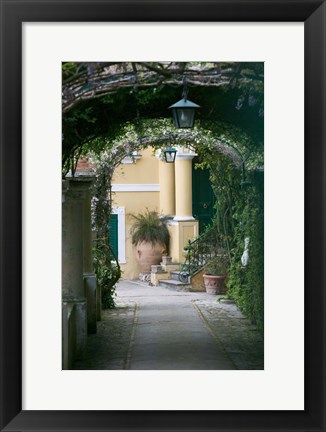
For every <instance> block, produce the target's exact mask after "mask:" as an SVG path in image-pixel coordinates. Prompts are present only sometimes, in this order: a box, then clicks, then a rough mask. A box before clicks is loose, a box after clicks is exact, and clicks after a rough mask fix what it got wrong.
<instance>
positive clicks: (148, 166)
mask: <svg viewBox="0 0 326 432" xmlns="http://www.w3.org/2000/svg"><path fill="white" fill-rule="evenodd" d="M139 155H141V158H139V159H137V160H136V163H128V164H121V165H119V166H118V168H116V170H115V171H114V175H113V179H112V184H115V183H118V184H130V183H136V184H141V183H144V184H153V183H154V184H158V183H159V172H158V167H159V160H158V159H157V158H156V157H155V156H153V149H152V148H151V147H148V148H147V149H145V150H142V151H141V152H139Z"/></svg>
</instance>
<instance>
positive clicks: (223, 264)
mask: <svg viewBox="0 0 326 432" xmlns="http://www.w3.org/2000/svg"><path fill="white" fill-rule="evenodd" d="M227 270H228V264H227V260H226V259H225V258H224V257H221V256H219V257H215V258H214V259H212V260H211V261H210V262H209V263H208V265H207V266H206V267H205V273H204V274H203V279H204V285H205V288H206V292H207V293H208V294H225V293H226V286H225V279H226V276H227Z"/></svg>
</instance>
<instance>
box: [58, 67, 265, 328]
mask: <svg viewBox="0 0 326 432" xmlns="http://www.w3.org/2000/svg"><path fill="white" fill-rule="evenodd" d="M185 74H186V75H187V79H188V83H189V98H190V99H192V100H194V101H196V103H198V104H199V105H200V106H201V107H202V108H201V110H200V115H199V117H198V119H197V123H196V127H195V128H194V129H193V130H191V131H187V132H185V131H180V130H176V129H175V128H174V127H173V124H172V120H171V119H170V112H169V111H168V110H167V107H168V106H169V105H171V104H172V103H173V102H175V101H176V100H178V99H179V98H180V96H181V86H182V82H183V77H184V75H185ZM63 83H64V84H63V152H62V154H63V165H62V166H63V175H66V173H67V172H68V170H69V169H72V171H73V170H74V167H75V164H76V162H77V161H78V158H79V157H80V156H81V155H86V154H87V155H90V156H91V157H92V158H93V159H94V160H96V164H97V167H98V173H97V174H98V178H100V177H101V179H100V182H97V187H98V188H100V189H101V188H102V190H101V191H99V190H98V192H97V193H98V197H97V198H99V196H100V195H101V194H102V196H103V197H105V196H106V195H107V190H108V189H109V188H110V181H111V179H112V174H113V171H114V169H115V167H116V166H117V165H118V164H119V163H120V161H121V160H122V159H123V158H124V157H125V156H127V155H128V156H129V155H131V156H132V154H133V152H134V151H135V150H140V149H142V148H145V147H148V146H151V147H153V148H156V149H162V148H164V147H165V146H166V145H167V144H168V145H170V144H171V142H173V143H174V144H178V145H182V146H191V147H192V148H193V149H194V150H195V151H196V152H197V153H198V154H199V155H200V160H201V165H202V166H205V167H207V168H208V169H209V170H210V173H211V181H212V185H213V189H214V193H215V194H216V196H217V197H218V206H219V207H220V208H219V211H218V212H217V214H218V215H219V218H217V220H216V229H218V230H220V231H223V235H225V236H226V237H227V238H228V241H229V248H230V253H231V269H230V279H229V295H230V297H232V298H233V299H234V300H235V301H236V302H237V304H238V305H239V306H240V307H241V309H242V310H243V311H244V312H245V313H246V314H247V316H249V317H250V318H251V319H252V320H253V321H255V322H256V323H257V324H258V325H259V327H260V328H262V327H263V177H262V172H263V66H262V64H260V63H259V64H255V63H253V64H245V63H229V64H225V63H214V64H186V63H168V64H166V63H164V64H163V63H155V64H154V63H150V64H147V63H142V64H136V63H135V64H132V63H126V64H107V63H104V64H102V63H101V64H93V63H92V64H85V63H83V64H74V63H66V64H64V65H63ZM103 188H104V189H103ZM109 206H110V201H109V200H108V201H106V203H104V204H103V203H101V208H102V211H103V212H104V213H103V218H104V217H107V213H108V212H110V208H109ZM221 215H222V217H221ZM99 217H101V216H99ZM98 225H100V223H98ZM102 226H106V224H102ZM103 234H105V233H103ZM104 237H105V235H104ZM247 237H249V238H250V239H251V264H250V266H249V267H248V269H247V270H246V271H244V270H243V268H242V267H241V254H242V252H243V242H244V239H245V238H247Z"/></svg>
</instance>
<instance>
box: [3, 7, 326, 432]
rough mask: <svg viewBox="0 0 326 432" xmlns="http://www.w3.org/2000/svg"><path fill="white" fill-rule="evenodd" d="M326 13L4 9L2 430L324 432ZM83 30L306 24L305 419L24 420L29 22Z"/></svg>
mask: <svg viewBox="0 0 326 432" xmlns="http://www.w3.org/2000/svg"><path fill="white" fill-rule="evenodd" d="M325 12H326V6H325V2H324V1H320V0H316V1H314V0H301V1H299V0H287V1H276V0H271V1H264V0H260V1H257V0H251V1H250V0H242V1H240V0H228V1H218V0H212V1H207V0H203V1H200V0H197V1H190V0H185V1H181V0H177V1H173V2H169V1H151V2H148V1H139V0H134V1H132V0H127V1H123V0H120V1H119V2H118V1H109V0H104V1H96V0H95V1H91V0H83V1H80V0H75V1H73V0H67V1H60V0H54V1H47V0H42V1H38V0H36V1H35V0H34V1H31V0H26V1H12V0H1V63H0V64H1V128H0V130H1V155H0V161H1V170H0V176H1V195H0V199H1V207H0V208H1V212H0V216H1V219H0V220H1V222H0V229H1V237H0V239H1V249H0V254H1V255H0V266H1V267H0V277H1V315H0V317H1V318H0V320H1V337H0V338H1V339H0V349H1V351H0V374H1V375H0V383H1V406H0V428H1V431H34V430H35V431H36V430H38V431H50V430H51V431H72V430H74V431H100V430H101V431H119V432H120V431H121V432H122V431H203V432H204V431H213V430H214V431H215V430H216V431H224V430H228V431H231V430H232V431H241V430H247V431H249V430H250V431H264V430H269V431H285V430H291V431H326V421H325V419H326V398H325V394H326V385H325V384H326V366H325V365H326V357H325V351H326V350H325V348H326V343H325V335H326V331H325V330H326V319H325V312H326V308H325V298H326V296H325V270H324V264H325V53H326V49H325V48H326V46H325V29H326V27H325V16H326V15H325ZM78 21H80V22H97V21H101V22H104V21H117V22H119V21H124V22H130V21H143V22H144V21H153V22H154V21H169V22H172V21H174V22H178V21H192V22H196V21H198V22H208V21H210V22H212V21H220V22H241V21H243V22H246V21H247V22H293V21H297V22H304V26H305V42H304V43H305V47H304V48H305V190H304V193H305V214H304V217H305V234H304V240H305V280H304V282H305V409H304V411H22V402H21V401H22V290H21V288H22V147H21V140H22V124H21V113H22V76H21V71H22V23H23V22H78ZM294 73H295V71H294ZM294 163H295V160H294ZM293 271H295V269H293ZM281 391H282V389H281V388H280V392H281Z"/></svg>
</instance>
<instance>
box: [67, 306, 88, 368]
mask: <svg viewBox="0 0 326 432" xmlns="http://www.w3.org/2000/svg"><path fill="white" fill-rule="evenodd" d="M86 342H87V306H86V300H83V299H72V298H66V299H65V298H64V299H63V302H62V363H63V364H62V367H63V369H66V368H68V369H71V368H72V365H73V362H74V361H75V360H80V359H83V358H84V357H85V352H86Z"/></svg>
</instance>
